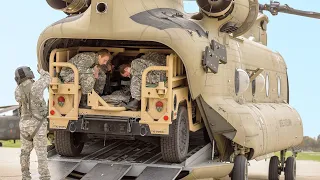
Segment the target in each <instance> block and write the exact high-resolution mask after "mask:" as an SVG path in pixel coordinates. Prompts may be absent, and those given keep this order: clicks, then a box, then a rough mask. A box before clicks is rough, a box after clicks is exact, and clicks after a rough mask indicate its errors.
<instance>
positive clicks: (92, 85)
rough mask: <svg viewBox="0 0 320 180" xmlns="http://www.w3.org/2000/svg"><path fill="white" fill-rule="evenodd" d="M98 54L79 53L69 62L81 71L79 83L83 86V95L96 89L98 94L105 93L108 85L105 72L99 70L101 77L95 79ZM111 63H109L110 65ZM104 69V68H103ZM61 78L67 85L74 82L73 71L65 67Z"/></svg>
mask: <svg viewBox="0 0 320 180" xmlns="http://www.w3.org/2000/svg"><path fill="white" fill-rule="evenodd" d="M98 59H99V58H98V54H97V53H94V52H85V53H79V54H77V55H75V56H74V57H72V58H71V59H70V60H69V61H68V62H69V63H71V64H73V65H75V66H76V67H77V69H78V71H79V83H80V85H81V90H82V94H88V93H90V92H91V91H92V89H94V90H95V91H96V92H97V93H98V94H102V93H103V89H104V86H105V83H106V78H107V77H106V74H105V71H102V70H99V77H98V79H97V80H96V79H95V78H94V75H93V72H94V69H93V68H94V66H95V65H98V67H101V66H99V63H98ZM109 62H110V61H108V63H109ZM102 67H104V66H102ZM60 77H61V78H62V80H63V81H64V82H66V83H68V82H74V74H73V71H72V69H70V68H67V67H63V68H62V69H61V72H60Z"/></svg>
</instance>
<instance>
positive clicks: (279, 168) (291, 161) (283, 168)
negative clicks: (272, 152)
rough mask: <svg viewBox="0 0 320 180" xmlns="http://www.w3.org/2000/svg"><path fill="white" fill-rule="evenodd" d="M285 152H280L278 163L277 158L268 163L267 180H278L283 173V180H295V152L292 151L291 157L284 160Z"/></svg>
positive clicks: (272, 158) (274, 157)
mask: <svg viewBox="0 0 320 180" xmlns="http://www.w3.org/2000/svg"><path fill="white" fill-rule="evenodd" d="M286 152H287V150H282V151H281V152H280V161H279V158H278V156H273V157H271V159H270V163H269V176H268V179H269V180H279V179H280V175H281V172H284V176H285V180H295V179H296V157H297V152H295V151H294V150H293V151H292V152H293V155H292V156H290V157H288V158H287V159H286Z"/></svg>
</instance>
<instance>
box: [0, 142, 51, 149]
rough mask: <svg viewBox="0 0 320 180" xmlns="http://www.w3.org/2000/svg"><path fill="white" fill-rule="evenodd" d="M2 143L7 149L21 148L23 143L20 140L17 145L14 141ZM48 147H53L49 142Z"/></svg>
mask: <svg viewBox="0 0 320 180" xmlns="http://www.w3.org/2000/svg"><path fill="white" fill-rule="evenodd" d="M0 142H1V143H2V147H7V148H20V147H21V142H20V140H16V143H14V142H13V140H9V141H0ZM48 145H51V143H50V142H49V141H48Z"/></svg>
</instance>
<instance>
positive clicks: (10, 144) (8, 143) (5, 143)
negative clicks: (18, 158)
mask: <svg viewBox="0 0 320 180" xmlns="http://www.w3.org/2000/svg"><path fill="white" fill-rule="evenodd" d="M0 142H1V143H2V147H11V148H20V147H21V142H20V140H16V143H14V141H13V140H10V141H0Z"/></svg>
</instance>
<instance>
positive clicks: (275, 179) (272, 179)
mask: <svg viewBox="0 0 320 180" xmlns="http://www.w3.org/2000/svg"><path fill="white" fill-rule="evenodd" d="M279 164H280V161H279V157H278V156H272V157H271V159H270V162H269V176H268V179H269V180H279V179H280V174H279Z"/></svg>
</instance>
